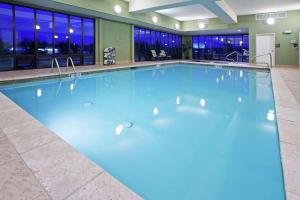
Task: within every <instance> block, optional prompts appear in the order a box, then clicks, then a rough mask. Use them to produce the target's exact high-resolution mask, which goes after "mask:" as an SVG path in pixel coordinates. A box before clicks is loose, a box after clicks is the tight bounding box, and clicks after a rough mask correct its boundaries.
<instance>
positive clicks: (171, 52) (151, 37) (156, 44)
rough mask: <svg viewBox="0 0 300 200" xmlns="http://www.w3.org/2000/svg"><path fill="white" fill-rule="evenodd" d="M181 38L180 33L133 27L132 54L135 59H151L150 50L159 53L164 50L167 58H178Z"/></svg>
mask: <svg viewBox="0 0 300 200" xmlns="http://www.w3.org/2000/svg"><path fill="white" fill-rule="evenodd" d="M181 44H182V38H181V36H180V35H176V34H171V33H164V32H160V31H155V30H149V29H144V28H139V27H135V29H134V50H135V51H134V56H135V61H149V60H152V55H151V50H155V51H156V53H157V55H159V53H160V51H161V50H164V51H165V52H166V54H167V56H168V57H169V58H172V59H180V58H181V54H182V53H181V52H182V48H181Z"/></svg>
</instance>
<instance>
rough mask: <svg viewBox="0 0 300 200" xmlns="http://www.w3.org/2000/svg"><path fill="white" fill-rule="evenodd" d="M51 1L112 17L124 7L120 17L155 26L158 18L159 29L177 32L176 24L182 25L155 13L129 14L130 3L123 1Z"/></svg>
mask: <svg viewBox="0 0 300 200" xmlns="http://www.w3.org/2000/svg"><path fill="white" fill-rule="evenodd" d="M51 1H54V2H58V3H62V4H67V5H72V6H76V7H80V8H85V9H88V10H93V11H97V12H101V13H106V14H110V15H116V13H115V12H114V6H115V5H116V4H118V5H120V6H121V7H122V13H121V14H120V15H119V16H120V17H124V18H128V19H130V20H132V21H138V22H143V23H148V24H154V23H153V22H152V17H153V16H157V17H158V22H157V24H155V25H157V26H158V27H159V26H161V27H165V28H170V29H174V30H175V24H176V23H179V24H181V22H180V21H178V20H175V19H173V18H171V17H168V16H165V15H161V14H159V13H155V12H152V13H145V14H136V13H129V4H128V2H126V1H123V0H51Z"/></svg>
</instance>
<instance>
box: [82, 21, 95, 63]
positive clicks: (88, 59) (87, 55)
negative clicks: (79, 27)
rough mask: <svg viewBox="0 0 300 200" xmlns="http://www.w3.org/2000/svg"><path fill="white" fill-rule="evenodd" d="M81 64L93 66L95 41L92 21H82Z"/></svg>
mask: <svg viewBox="0 0 300 200" xmlns="http://www.w3.org/2000/svg"><path fill="white" fill-rule="evenodd" d="M83 30H84V31H83V32H84V36H83V45H84V46H83V55H84V58H83V63H84V64H85V65H91V64H94V63H95V62H94V60H95V58H94V54H95V41H94V40H95V39H94V20H92V19H87V18H84V19H83Z"/></svg>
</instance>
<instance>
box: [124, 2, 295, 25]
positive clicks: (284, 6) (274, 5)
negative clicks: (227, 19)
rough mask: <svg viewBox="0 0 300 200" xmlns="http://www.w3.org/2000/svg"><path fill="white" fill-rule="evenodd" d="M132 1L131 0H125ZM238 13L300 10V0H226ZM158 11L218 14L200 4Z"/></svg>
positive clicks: (192, 16) (182, 16)
mask: <svg viewBox="0 0 300 200" xmlns="http://www.w3.org/2000/svg"><path fill="white" fill-rule="evenodd" d="M125 1H130V0H125ZM225 1H226V2H227V3H228V4H229V6H230V7H231V8H232V9H233V11H234V12H235V13H236V14H237V15H249V14H257V13H264V12H277V11H289V10H300V0H225ZM157 12H158V13H161V14H163V15H167V16H170V17H173V18H175V19H177V20H180V21H188V20H196V19H205V18H215V17H216V16H215V15H214V14H213V13H212V12H211V11H209V10H208V9H206V8H205V7H203V6H201V5H200V4H199V5H190V6H184V7H178V8H170V9H165V10H159V11H157Z"/></svg>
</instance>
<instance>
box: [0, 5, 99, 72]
mask: <svg viewBox="0 0 300 200" xmlns="http://www.w3.org/2000/svg"><path fill="white" fill-rule="evenodd" d="M13 13H14V14H13ZM69 56H71V57H72V58H73V60H74V64H77V65H82V64H84V65H90V64H94V63H95V41H94V19H89V18H83V17H78V16H70V15H67V14H61V13H55V12H51V11H46V10H41V9H35V8H29V7H23V6H17V5H11V4H6V3H0V71H7V70H13V69H31V68H43V67H51V60H52V58H53V57H57V58H58V60H59V64H60V65H61V66H64V65H66V59H67V57H69Z"/></svg>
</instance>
